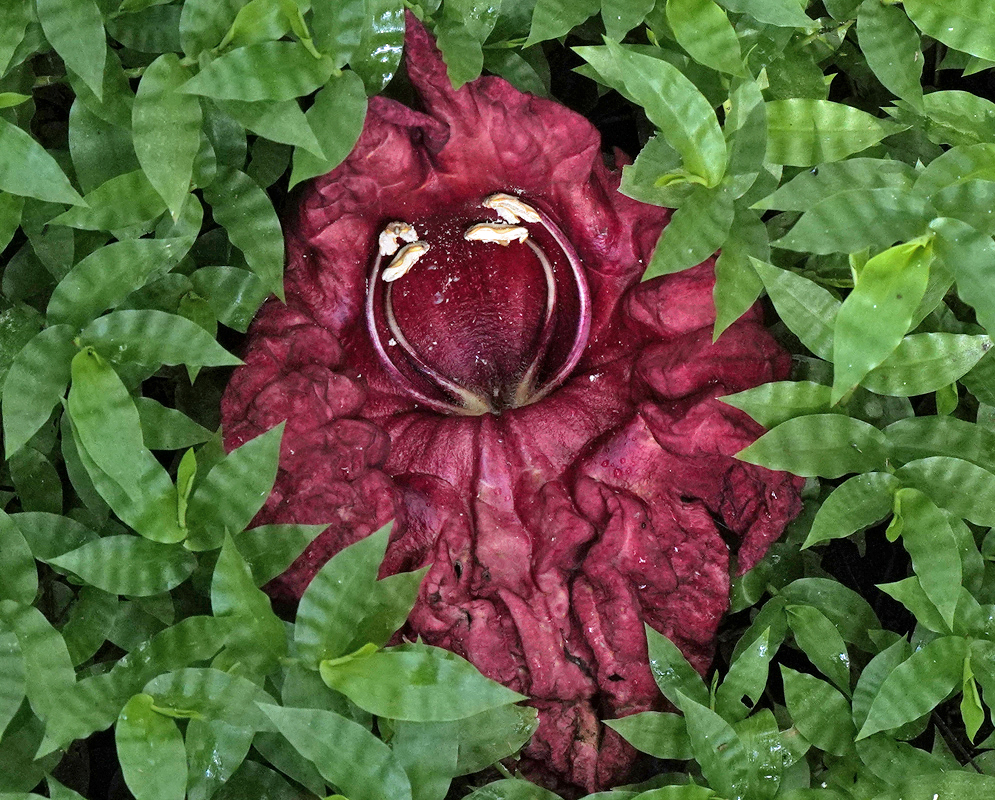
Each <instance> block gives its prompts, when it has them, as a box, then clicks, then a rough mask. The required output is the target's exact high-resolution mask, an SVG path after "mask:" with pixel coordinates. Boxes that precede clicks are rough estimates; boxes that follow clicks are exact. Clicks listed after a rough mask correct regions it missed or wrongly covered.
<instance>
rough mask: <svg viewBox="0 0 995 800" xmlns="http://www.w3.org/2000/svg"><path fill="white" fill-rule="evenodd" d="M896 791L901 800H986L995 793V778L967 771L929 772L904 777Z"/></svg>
mask: <svg viewBox="0 0 995 800" xmlns="http://www.w3.org/2000/svg"><path fill="white" fill-rule="evenodd" d="M898 791H899V793H900V796H901V798H902V800H933V798H936V797H956V798H957V800H987V798H989V797H991V796H992V793H993V792H995V778H993V777H992V776H990V775H978V774H977V773H974V772H969V771H967V770H951V771H950V772H940V771H930V772H929V773H928V774H925V775H910V776H906V777H905V778H904V779H903V781H902V783H901V786H900V788H899V789H898Z"/></svg>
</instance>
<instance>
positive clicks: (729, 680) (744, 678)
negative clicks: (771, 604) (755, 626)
mask: <svg viewBox="0 0 995 800" xmlns="http://www.w3.org/2000/svg"><path fill="white" fill-rule="evenodd" d="M776 651H777V648H776V647H771V645H770V631H769V630H765V631H764V632H763V633H762V634H761V635H760V636H758V637H757V638H756V639H754V640H753V642H751V643H750V644H749V645H748V646H747V647H745V648H743V649H742V650H740V651H739V652H738V653H737V654H736V658H735V659H734V660H733V662H732V664H730V665H729V671H728V672H727V673H726V675H725V677H724V678H723V679H722V684H721V685H720V686H719V688H718V691H717V692H716V693H715V708H716V710H717V711H718V712H719V713H720V714H721V715H722V716H723V718H725V719H727V720H729V719H733V718H741V717H743V716H745V715H746V713H747V712H748V709H747V708H746V706H744V705H743V704H742V699H743V698H744V697H746V698H747V699H749V701H750V704H751V705H756V704H757V702H758V701H759V700H760V697H761V695H763V692H764V689H765V688H766V686H767V673H768V669H769V665H770V661H771V659H772V658H773V657H774V654H775V652H776Z"/></svg>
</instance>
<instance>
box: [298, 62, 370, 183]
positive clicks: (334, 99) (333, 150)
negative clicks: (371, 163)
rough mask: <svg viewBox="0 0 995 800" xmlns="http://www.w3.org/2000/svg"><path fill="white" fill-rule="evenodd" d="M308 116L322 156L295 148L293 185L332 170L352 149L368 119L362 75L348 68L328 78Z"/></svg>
mask: <svg viewBox="0 0 995 800" xmlns="http://www.w3.org/2000/svg"><path fill="white" fill-rule="evenodd" d="M305 116H306V118H307V122H308V125H309V126H310V128H311V129H312V130H314V131H315V133H316V135H317V137H318V141H319V142H320V145H321V156H322V157H320V158H319V157H318V156H316V155H314V154H313V153H312V152H308V151H307V150H301V149H300V148H298V149H297V150H295V151H294V168H293V171H292V172H291V175H290V185H291V186H296V185H297V184H298V183H300V182H301V181H306V180H309V179H310V178H314V177H316V176H318V175H324V174H325V173H326V172H331V171H332V170H333V169H334V168H335V167H337V166H338V165H339V164H340V163H342V161H343V160H344V159H345V157H346V156H347V155H349V153H350V152H352V148H353V147H354V146H355V144H356V141H357V140H358V139H359V134H360V133H361V132H362V130H363V121H364V120H365V119H366V93H365V91H364V89H363V81H362V80H361V79H360V77H359V75H357V74H356V73H355V72H353V71H351V70H349V71H346V72H343V73H342V74H341V75H340V76H339V77H337V78H334V79H332V80H331V81H329V82H328V83H327V84H326V85H325V87H324V88H323V89H322V90H321V91H320V92H318V94H317V95H316V96H315V98H314V104H313V105H312V106H311V108H309V109H308V111H307V114H306V115H305Z"/></svg>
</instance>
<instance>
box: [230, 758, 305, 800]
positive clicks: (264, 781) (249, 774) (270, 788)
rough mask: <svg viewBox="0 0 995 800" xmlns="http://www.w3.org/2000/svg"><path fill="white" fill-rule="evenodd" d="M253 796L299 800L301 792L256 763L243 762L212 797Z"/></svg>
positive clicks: (271, 799)
mask: <svg viewBox="0 0 995 800" xmlns="http://www.w3.org/2000/svg"><path fill="white" fill-rule="evenodd" d="M254 795H255V796H258V797H260V798H262V797H265V798H267V800H300V796H301V790H300V788H299V787H297V786H295V785H293V784H291V783H290V782H289V781H288V780H287V779H286V778H284V777H283V776H282V775H281V774H280V773H278V772H274V771H273V770H271V769H269V768H268V767H264V766H263V765H262V764H260V763H259V762H258V761H245V762H243V763H242V765H241V766H240V767H239V768H238V771H237V772H236V773H235V774H234V775H233V776H232V777H231V778H229V779H228V780H227V781H225V784H224V785H223V786H222V787H221V788H220V790H219V791H218V793H217V794H216V795H214V796H215V798H217V800H242V798H245V797H250V796H254Z"/></svg>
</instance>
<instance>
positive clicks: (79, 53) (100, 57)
mask: <svg viewBox="0 0 995 800" xmlns="http://www.w3.org/2000/svg"><path fill="white" fill-rule="evenodd" d="M37 9H38V21H39V22H41V27H42V30H44V31H45V38H46V39H48V41H49V43H50V44H51V45H52V47H54V48H55V51H56V52H57V53H58V54H59V55H60V56H61V57H62V60H63V61H64V62H65V63H66V67H67V68H68V69H71V70H72V71H73V72H75V73H76V74H77V75H79V76H80V77H82V78H83V80H84V81H86V85H87V86H89V87H90V90H91V91H92V92H93V93H94V94H95V95H96V96H97V98H98V99H100V98H101V96H102V93H103V82H104V57H105V55H106V52H107V46H106V44H105V39H106V34H105V33H104V21H103V18H102V17H101V15H100V8H99V7H98V6H97V4H96V2H94V0H37Z"/></svg>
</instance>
